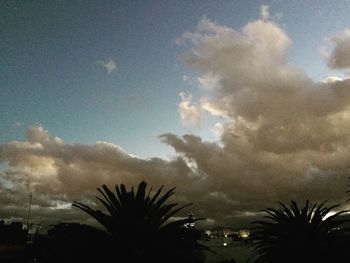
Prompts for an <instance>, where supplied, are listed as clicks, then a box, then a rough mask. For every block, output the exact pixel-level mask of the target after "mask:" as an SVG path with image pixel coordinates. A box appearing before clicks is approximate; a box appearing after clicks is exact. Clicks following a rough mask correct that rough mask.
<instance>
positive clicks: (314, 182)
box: [0, 1, 350, 226]
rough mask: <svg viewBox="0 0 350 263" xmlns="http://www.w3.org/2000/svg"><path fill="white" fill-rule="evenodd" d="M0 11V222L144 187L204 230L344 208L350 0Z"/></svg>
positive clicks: (29, 5) (27, 5) (65, 212)
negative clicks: (28, 209)
mask: <svg viewBox="0 0 350 263" xmlns="http://www.w3.org/2000/svg"><path fill="white" fill-rule="evenodd" d="M0 5H1V8H0V10H1V11H0V14H1V17H3V19H1V24H0V28H1V31H0V37H1V38H2V39H3V40H4V41H1V42H0V50H1V51H0V52H1V55H0V57H2V60H3V63H1V64H0V83H2V84H0V85H1V86H0V93H1V94H0V95H1V96H0V103H1V112H2V113H1V115H0V121H1V124H2V125H1V127H0V172H1V176H0V184H1V186H2V187H1V190H0V195H1V196H0V211H1V212H0V216H1V215H2V216H5V217H6V216H10V215H14V216H20V211H22V210H23V201H24V200H27V199H28V198H27V197H26V196H28V195H29V193H33V195H34V198H33V210H32V214H33V217H36V218H44V219H46V218H48V220H49V218H51V219H52V218H56V217H58V216H60V218H62V219H69V218H71V219H80V218H85V217H84V215H83V214H81V213H80V212H79V211H75V210H74V209H73V210H72V209H70V202H71V201H73V200H81V199H82V200H84V199H91V198H92V197H93V196H94V195H95V194H96V191H95V189H96V188H97V187H99V186H100V185H101V184H103V183H106V184H108V185H110V186H111V185H114V184H120V183H124V184H126V185H127V186H128V187H131V186H136V185H137V184H138V183H139V181H141V180H146V181H147V182H148V183H149V185H152V186H154V187H158V186H160V185H165V187H166V188H167V189H170V188H172V187H177V188H176V191H175V198H176V200H177V201H178V202H179V203H183V204H185V203H188V202H191V203H192V202H193V203H194V206H193V208H191V212H193V213H194V214H195V215H196V216H198V217H205V218H208V219H207V221H206V222H205V223H206V224H207V225H208V226H210V225H215V224H220V223H222V224H228V223H231V224H233V225H234V224H235V222H246V221H247V220H250V219H251V218H255V217H256V216H258V215H259V213H258V211H259V210H261V209H264V208H265V207H266V206H271V205H273V204H275V203H276V202H278V201H287V202H288V201H289V200H291V199H295V200H297V201H301V202H303V201H305V200H306V199H311V200H313V201H323V200H332V201H342V200H343V201H344V200H345V199H347V197H346V195H345V190H346V185H347V176H348V172H349V171H348V169H349V168H348V166H349V165H348V160H349V157H350V151H349V139H350V131H349V130H350V129H349V128H350V117H349V116H350V80H349V78H348V77H349V68H350V19H349V18H348V17H347V15H346V14H347V13H348V12H349V11H350V2H349V1H338V2H337V3H336V4H335V3H332V2H331V1H319V2H317V5H316V4H313V3H312V2H304V1H288V2H286V1H250V2H249V3H248V2H244V3H242V2H241V1H217V2H214V1H191V3H186V2H185V1H184V2H182V1H169V2H167V3H164V2H161V1H145V2H142V3H140V2H136V1H104V2H103V3H102V4H100V3H94V2H87V3H85V2H84V3H83V2H82V1H77V2H75V3H71V2H70V1H66V2H65V1H63V2H59V3H58V2H57V3H52V4H50V5H49V4H48V3H45V1H23V2H21V1H19V2H13V1H4V2H3V3H1V4H0ZM23 216H25V215H23Z"/></svg>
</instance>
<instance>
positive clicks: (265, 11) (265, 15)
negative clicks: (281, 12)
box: [260, 5, 270, 20]
mask: <svg viewBox="0 0 350 263" xmlns="http://www.w3.org/2000/svg"><path fill="white" fill-rule="evenodd" d="M260 16H261V19H263V20H268V19H269V18H270V12H269V6H268V5H262V6H261V7H260Z"/></svg>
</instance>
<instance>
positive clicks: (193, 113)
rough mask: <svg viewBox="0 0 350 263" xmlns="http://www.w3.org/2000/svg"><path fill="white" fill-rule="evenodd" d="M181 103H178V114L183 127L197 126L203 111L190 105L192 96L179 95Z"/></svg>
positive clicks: (197, 106)
mask: <svg viewBox="0 0 350 263" xmlns="http://www.w3.org/2000/svg"><path fill="white" fill-rule="evenodd" d="M180 97H181V102H180V103H179V108H178V112H179V113H180V117H181V121H182V123H183V124H184V125H190V124H195V125H199V124H200V122H201V119H202V115H203V111H202V109H201V107H200V106H199V105H193V104H191V100H192V95H191V94H189V93H185V92H181V93H180Z"/></svg>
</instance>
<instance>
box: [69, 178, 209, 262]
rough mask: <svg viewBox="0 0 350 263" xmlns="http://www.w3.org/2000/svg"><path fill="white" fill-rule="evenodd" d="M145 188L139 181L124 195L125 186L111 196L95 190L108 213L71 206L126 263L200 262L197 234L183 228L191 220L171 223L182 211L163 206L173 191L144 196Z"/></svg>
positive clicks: (77, 205) (148, 193) (105, 192)
mask: <svg viewBox="0 0 350 263" xmlns="http://www.w3.org/2000/svg"><path fill="white" fill-rule="evenodd" d="M146 188H147V184H146V183H145V182H144V181H142V182H141V183H140V184H139V186H138V188H137V190H136V192H135V191H134V189H133V188H131V190H130V191H127V190H126V188H125V185H123V184H121V185H120V186H118V185H116V187H115V193H113V192H112V191H111V190H110V189H109V188H108V187H107V186H106V185H103V186H102V189H101V188H98V191H99V193H100V194H101V196H102V198H100V197H97V199H98V200H99V201H100V202H101V203H102V204H103V206H104V207H105V208H106V210H107V213H105V212H102V211H100V210H95V209H92V208H90V207H89V206H87V205H85V204H83V203H81V202H74V203H73V206H75V207H78V208H80V209H81V210H83V211H84V212H86V213H88V214H89V215H91V216H92V217H93V218H95V219H96V220H97V221H98V222H99V223H100V224H101V225H103V226H104V227H105V229H106V230H107V231H108V233H110V235H111V236H112V238H113V243H114V245H115V250H116V251H117V252H118V254H119V256H120V257H122V258H124V260H127V261H128V262H138V261H141V260H142V261H145V260H150V261H151V262H164V261H166V262H201V260H202V256H201V253H200V251H201V250H203V249H206V247H205V246H203V245H201V244H199V243H198V240H199V239H200V237H201V235H200V232H199V231H197V230H195V229H192V228H185V227H184V224H185V223H189V222H192V221H193V219H182V220H171V219H172V217H173V216H174V215H175V214H176V213H178V212H179V211H180V210H182V209H183V208H185V207H187V206H189V205H191V204H187V205H184V206H180V207H177V203H171V204H166V202H167V201H168V199H169V198H170V197H171V196H172V195H173V193H174V189H175V188H172V189H170V190H169V191H167V192H166V193H165V194H163V195H162V194H161V192H162V187H161V188H159V189H158V190H157V191H156V192H155V194H154V195H152V194H151V191H152V189H150V190H149V191H148V192H147V193H146Z"/></svg>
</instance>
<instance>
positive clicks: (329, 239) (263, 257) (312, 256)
mask: <svg viewBox="0 0 350 263" xmlns="http://www.w3.org/2000/svg"><path fill="white" fill-rule="evenodd" d="M337 207H338V205H334V206H330V207H326V206H325V202H323V203H321V204H316V203H315V204H310V203H309V201H307V202H306V204H305V206H304V207H298V205H297V203H296V202H294V201H292V202H291V204H290V206H289V207H287V206H286V205H284V204H282V203H280V208H278V209H274V208H268V209H266V210H264V212H265V213H266V214H267V215H266V216H265V218H266V219H267V220H263V221H255V222H253V224H254V225H255V227H254V228H253V233H252V239H253V246H254V250H253V253H252V255H251V258H250V261H252V260H255V261H254V262H256V263H265V262H269V263H277V262H286V263H289V262H293V263H296V262H317V263H319V262H343V260H342V258H344V257H347V258H348V256H349V252H348V249H346V246H347V243H348V233H349V231H348V229H347V228H345V227H344V223H345V221H346V219H343V218H342V216H341V215H343V214H344V213H346V212H347V211H344V210H343V211H339V212H337V213H335V214H333V215H330V212H331V210H333V209H335V208H337ZM327 216H328V217H327Z"/></svg>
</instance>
